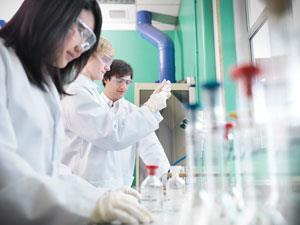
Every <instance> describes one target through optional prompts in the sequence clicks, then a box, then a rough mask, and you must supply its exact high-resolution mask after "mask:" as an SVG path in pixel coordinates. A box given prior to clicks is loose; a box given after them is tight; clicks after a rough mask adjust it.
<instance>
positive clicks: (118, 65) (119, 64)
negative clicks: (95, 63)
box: [102, 59, 133, 86]
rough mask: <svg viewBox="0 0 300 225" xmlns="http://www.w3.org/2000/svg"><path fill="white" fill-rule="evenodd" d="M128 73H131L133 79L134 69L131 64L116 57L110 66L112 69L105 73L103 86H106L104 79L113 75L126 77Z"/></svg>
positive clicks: (108, 78)
mask: <svg viewBox="0 0 300 225" xmlns="http://www.w3.org/2000/svg"><path fill="white" fill-rule="evenodd" d="M128 75H130V78H131V79H132V77H133V70H132V68H131V66H130V65H129V64H128V63H126V62H125V61H123V60H121V59H115V60H114V61H113V62H112V64H111V66H110V71H107V72H106V73H105V74H104V75H103V80H102V84H103V86H105V83H104V81H105V80H110V79H111V77H113V76H115V77H117V78H121V77H125V76H128Z"/></svg>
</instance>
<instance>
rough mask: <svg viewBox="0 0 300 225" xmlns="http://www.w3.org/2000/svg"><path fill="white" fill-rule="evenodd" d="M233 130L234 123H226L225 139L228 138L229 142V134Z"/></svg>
mask: <svg viewBox="0 0 300 225" xmlns="http://www.w3.org/2000/svg"><path fill="white" fill-rule="evenodd" d="M232 128H234V124H233V123H226V124H225V138H226V140H229V132H230V130H231V129H232Z"/></svg>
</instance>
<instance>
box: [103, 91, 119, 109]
mask: <svg viewBox="0 0 300 225" xmlns="http://www.w3.org/2000/svg"><path fill="white" fill-rule="evenodd" d="M101 96H102V98H103V99H104V101H105V102H106V103H107V105H108V106H109V107H110V108H112V107H113V106H114V107H117V106H119V105H120V104H121V102H122V101H123V98H120V99H119V100H118V101H115V102H113V101H112V100H110V99H109V98H108V97H107V96H106V95H105V94H104V92H101Z"/></svg>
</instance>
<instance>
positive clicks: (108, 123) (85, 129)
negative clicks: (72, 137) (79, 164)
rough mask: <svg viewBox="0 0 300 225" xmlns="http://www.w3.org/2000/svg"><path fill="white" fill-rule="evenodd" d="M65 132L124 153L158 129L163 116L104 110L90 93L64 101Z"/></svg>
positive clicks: (79, 93)
mask: <svg viewBox="0 0 300 225" xmlns="http://www.w3.org/2000/svg"><path fill="white" fill-rule="evenodd" d="M62 105H63V112H64V117H65V118H64V119H65V126H66V129H68V130H70V131H71V132H74V133H75V134H76V135H78V136H79V137H81V138H83V139H84V140H86V141H88V142H91V143H92V144H93V145H95V146H98V147H101V149H107V150H110V149H113V150H121V149H123V148H126V147H127V146H129V145H132V144H134V143H135V142H137V141H138V140H140V139H141V138H143V137H145V136H147V135H148V134H150V133H151V132H153V131H155V130H156V129H158V127H159V122H160V121H161V120H162V116H161V115H160V113H158V112H157V113H153V112H151V111H150V110H149V109H148V108H147V107H145V106H143V107H139V108H138V107H137V108H136V109H135V110H133V111H131V112H130V113H128V114H127V113H126V116H122V115H120V114H118V116H116V115H115V114H114V113H113V112H110V111H107V110H105V109H104V108H103V107H104V106H102V105H101V104H99V103H98V102H97V101H96V100H95V99H94V98H93V97H92V96H91V94H90V93H89V91H88V90H87V89H84V88H81V89H77V90H76V92H75V94H74V96H68V97H66V98H64V99H63V100H62Z"/></svg>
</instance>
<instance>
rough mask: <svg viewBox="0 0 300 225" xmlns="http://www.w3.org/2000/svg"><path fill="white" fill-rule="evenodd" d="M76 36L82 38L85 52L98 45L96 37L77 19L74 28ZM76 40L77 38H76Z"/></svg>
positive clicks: (82, 46)
mask: <svg viewBox="0 0 300 225" xmlns="http://www.w3.org/2000/svg"><path fill="white" fill-rule="evenodd" d="M74 28H75V31H77V32H76V34H75V35H79V36H80V46H81V48H82V49H83V51H84V52H85V51H87V50H89V49H90V48H91V47H92V46H93V45H94V44H95V43H96V35H95V34H94V32H93V31H92V30H91V28H89V27H88V25H86V24H85V23H84V22H83V21H82V20H81V19H79V18H77V20H76V22H75V24H74V27H73V28H72V29H74ZM74 38H75V37H74Z"/></svg>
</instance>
